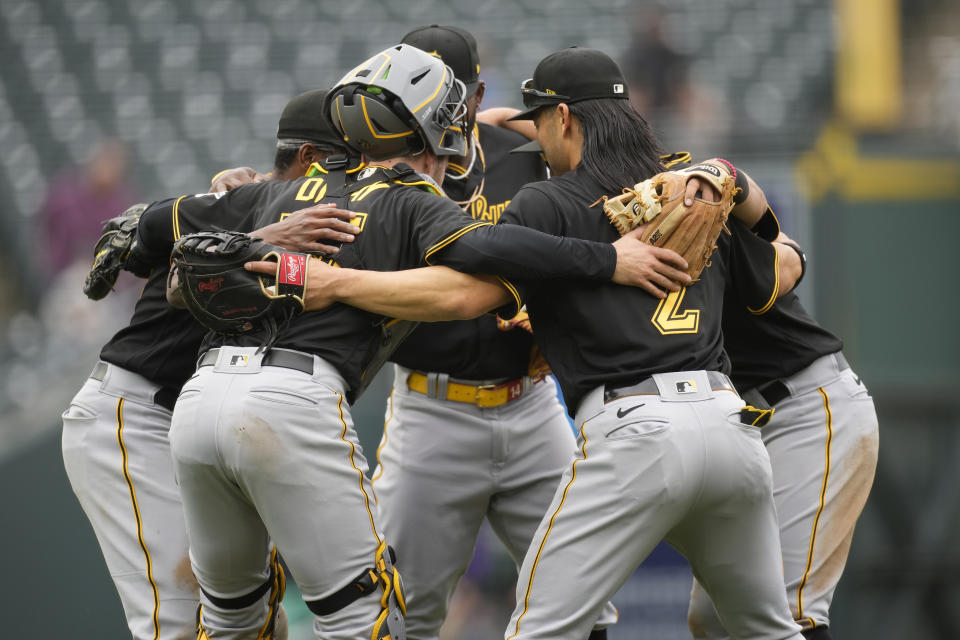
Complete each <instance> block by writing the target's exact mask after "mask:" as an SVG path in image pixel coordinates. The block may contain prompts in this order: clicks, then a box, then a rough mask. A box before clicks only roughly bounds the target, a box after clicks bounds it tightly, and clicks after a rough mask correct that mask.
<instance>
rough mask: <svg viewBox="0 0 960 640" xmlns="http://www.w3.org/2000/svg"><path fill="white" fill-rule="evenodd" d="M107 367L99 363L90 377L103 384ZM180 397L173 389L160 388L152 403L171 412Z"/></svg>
mask: <svg viewBox="0 0 960 640" xmlns="http://www.w3.org/2000/svg"><path fill="white" fill-rule="evenodd" d="M108 366H109V365H108V364H107V363H106V362H104V361H102V360H101V361H100V362H98V363H97V364H96V366H94V367H93V371H92V372H91V373H90V377H91V378H92V379H94V380H96V381H98V382H103V379H104V378H106V377H107V367H108ZM179 395H180V390H179V389H174V388H172V387H160V388H159V389H157V392H156V393H155V394H153V403H154V404H157V405H160V406H161V407H163V408H164V409H166V410H167V411H173V406H174V405H175V404H177V397H178V396H179Z"/></svg>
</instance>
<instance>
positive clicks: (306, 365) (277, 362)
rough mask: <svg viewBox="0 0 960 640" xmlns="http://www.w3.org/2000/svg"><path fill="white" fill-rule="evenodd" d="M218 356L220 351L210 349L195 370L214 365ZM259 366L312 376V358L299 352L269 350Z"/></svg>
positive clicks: (201, 357)
mask: <svg viewBox="0 0 960 640" xmlns="http://www.w3.org/2000/svg"><path fill="white" fill-rule="evenodd" d="M219 355H220V349H210V350H209V351H207V352H206V353H204V354H203V355H202V356H200V360H199V361H198V362H197V368H200V367H209V366H211V365H213V364H216V362H217V357H218V356H219ZM260 365H261V366H264V367H283V368H284V369H294V370H295V371H302V372H303V373H309V374H310V375H313V356H311V355H308V354H306V353H301V352H299V351H285V350H283V349H271V350H270V351H267V352H266V353H265V354H263V360H261V361H260Z"/></svg>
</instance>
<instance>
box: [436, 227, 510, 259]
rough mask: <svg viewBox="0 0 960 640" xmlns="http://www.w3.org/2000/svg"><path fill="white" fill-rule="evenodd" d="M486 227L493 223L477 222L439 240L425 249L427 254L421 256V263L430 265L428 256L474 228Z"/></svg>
mask: <svg viewBox="0 0 960 640" xmlns="http://www.w3.org/2000/svg"><path fill="white" fill-rule="evenodd" d="M488 226H493V223H492V222H477V223H475V224H471V225H469V226H466V227H464V228H462V229H459V230H457V231H456V232H454V233H452V234H450V235H449V236H447V237H446V238H444V239H443V240H441V241H440V242H438V243H437V244H435V245H433V246H432V247H430V248H429V249H427V252H426V253H425V254H423V261H424V262H426V263H427V264H430V256H432V255H433V254H435V253H436V252H438V251H440V250H441V249H443V248H444V247H446V246H447V245H449V244H450V243H452V242H453V241H454V240H456V239H457V238H460V237H461V236H463V235H464V234H466V233H467V232H468V231H473V230H474V229H476V228H478V227H488Z"/></svg>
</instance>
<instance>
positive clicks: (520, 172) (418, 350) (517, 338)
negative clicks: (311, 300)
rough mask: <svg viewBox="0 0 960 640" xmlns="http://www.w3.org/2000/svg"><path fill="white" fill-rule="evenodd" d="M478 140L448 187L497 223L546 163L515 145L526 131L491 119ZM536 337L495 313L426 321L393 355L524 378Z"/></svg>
mask: <svg viewBox="0 0 960 640" xmlns="http://www.w3.org/2000/svg"><path fill="white" fill-rule="evenodd" d="M476 133H477V135H478V139H479V144H478V145H477V147H476V156H475V157H474V160H473V164H472V167H470V169H471V170H470V172H469V174H468V175H466V176H465V177H463V178H453V179H451V178H450V174H451V173H453V174H456V173H457V172H460V173H463V172H464V171H465V170H466V168H465V167H459V166H457V165H451V167H450V169H449V170H448V177H447V179H446V180H444V182H443V189H444V191H445V192H446V194H447V195H448V196H449V197H450V198H451V199H453V200H455V201H458V202H461V203H465V207H466V211H467V212H468V213H469V214H470V215H471V216H472V217H473V218H474V219H476V220H483V221H490V222H496V221H497V220H499V219H500V214H501V213H502V212H503V210H504V209H506V207H507V205H508V204H510V199H511V198H513V196H514V194H515V193H516V192H517V191H518V190H519V189H520V187H522V186H523V185H525V184H527V183H529V182H538V181H541V180H545V179H546V177H547V175H546V173H547V172H546V165H545V164H544V163H543V161H542V160H541V159H540V156H539V155H538V154H535V153H514V154H511V153H510V150H511V149H515V148H516V147H518V146H520V145H522V144H523V143H524V142H526V141H527V140H526V138H524V137H523V136H521V135H519V134H517V133H514V132H512V131H508V130H507V129H503V128H501V127H493V126H490V125H486V124H478V125H477V132H476ZM532 346H533V337H532V336H531V335H530V334H529V333H528V332H526V331H523V330H522V329H512V330H509V331H503V330H501V329H499V328H498V327H497V320H496V318H495V317H494V316H492V315H486V316H481V317H479V318H474V319H473V320H464V321H457V322H431V323H424V324H421V325H420V326H419V327H417V329H416V330H415V331H414V332H413V333H412V334H411V335H410V336H409V337H408V338H407V339H406V340H405V341H404V343H403V344H401V345H400V347H399V348H398V349H397V350H396V352H395V353H394V355H393V358H392V360H393V362H396V363H397V364H400V365H403V366H405V367H408V368H410V369H417V370H420V371H437V372H441V373H447V374H450V375H451V376H453V377H455V378H461V379H467V380H491V379H499V378H519V377H521V376H523V375H526V373H527V368H528V363H529V360H530V349H531V347H532Z"/></svg>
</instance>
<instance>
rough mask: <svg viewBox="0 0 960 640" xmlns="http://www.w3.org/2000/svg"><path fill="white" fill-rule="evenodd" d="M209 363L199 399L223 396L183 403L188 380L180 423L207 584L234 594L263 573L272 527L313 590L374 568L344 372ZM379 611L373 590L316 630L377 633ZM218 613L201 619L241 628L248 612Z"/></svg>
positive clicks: (300, 579) (321, 594)
mask: <svg viewBox="0 0 960 640" xmlns="http://www.w3.org/2000/svg"><path fill="white" fill-rule="evenodd" d="M321 362H322V361H321ZM327 368H329V366H328V365H327ZM206 372H209V373H206ZM204 375H206V376H208V377H209V382H210V385H209V387H208V388H206V389H202V390H201V391H202V393H200V394H198V398H199V399H200V400H202V402H197V403H196V404H200V405H209V406H213V407H215V410H211V411H210V414H211V419H205V417H206V415H205V413H204V412H205V409H203V408H199V409H195V410H191V407H190V405H189V404H185V403H187V402H188V401H189V398H188V397H187V392H188V388H187V387H185V391H184V393H183V394H181V398H180V401H179V402H178V406H177V411H176V412H175V418H174V428H173V432H172V436H173V449H174V455H175V458H176V461H177V470H178V477H179V478H180V480H181V483H182V486H183V487H184V503H185V505H187V506H188V509H187V526H188V531H189V532H190V537H191V557H192V559H193V562H194V565H195V570H196V572H197V577H198V579H199V580H200V583H201V585H202V586H203V587H204V589H208V586H209V588H212V589H215V590H218V591H220V592H221V593H222V592H223V591H232V594H229V593H222V595H223V596H227V595H233V597H236V596H237V595H242V593H247V592H249V591H251V590H252V589H253V588H255V587H256V586H258V585H259V584H261V583H262V582H263V580H264V579H265V578H266V576H267V570H266V566H265V563H264V560H263V558H264V556H263V552H264V550H265V549H266V548H268V540H269V539H273V540H274V541H275V542H276V544H277V546H278V548H279V549H280V552H281V553H282V554H283V556H284V558H285V560H286V562H287V564H288V566H289V567H290V569H291V571H292V573H293V575H294V577H295V578H296V580H297V584H298V586H299V587H300V591H301V593H302V594H303V597H304V599H305V600H306V601H308V602H309V601H313V600H319V599H323V598H326V597H328V596H330V595H332V594H333V593H335V592H337V591H338V590H340V589H341V588H342V587H344V586H347V585H348V584H349V583H351V582H352V581H353V580H354V579H356V578H357V577H358V576H360V575H361V574H362V573H363V572H364V571H366V570H368V569H371V568H372V567H373V566H374V563H375V561H376V552H377V549H378V547H379V546H380V543H381V542H382V536H381V534H380V532H379V530H378V529H377V526H376V521H375V516H374V510H375V505H374V500H373V493H372V490H371V487H370V483H369V481H368V480H367V478H366V475H365V472H366V470H367V463H366V459H365V458H364V456H363V452H362V449H361V448H360V445H359V441H358V439H357V437H356V433H355V432H354V429H353V425H352V422H351V420H350V415H349V410H348V407H347V404H346V400H345V399H344V397H343V382H342V380H340V379H337V378H335V377H334V376H330V375H329V373H327V374H315V375H314V376H311V375H309V374H305V373H301V372H299V371H294V370H290V369H283V368H280V367H264V368H263V369H262V370H261V371H260V372H259V373H256V374H227V373H220V372H217V371H214V369H213V368H211V367H206V368H203V369H201V373H200V377H198V380H200V381H202V380H203V377H204ZM334 375H335V374H334ZM189 384H190V383H188V386H189ZM182 404H184V405H185V406H183V407H181V405H182ZM214 411H215V414H214ZM181 418H182V419H183V420H182V422H181ZM181 427H182V428H181ZM188 429H191V430H192V431H191V433H192V434H196V433H203V432H204V431H206V432H207V435H201V436H200V437H199V439H198V440H199V441H194V442H191V440H193V439H196V436H194V435H185V434H187V432H188ZM211 432H212V433H211ZM181 435H184V437H183V438H182V439H181ZM197 451H199V452H200V453H199V455H197V454H196V453H194V452H197ZM194 457H195V458H196V459H193V458H194ZM188 487H189V488H188ZM191 494H192V497H188V495H191ZM268 536H269V537H268ZM241 587H242V588H241ZM215 593H216V591H215ZM218 595H220V594H218ZM380 611H381V607H380V598H379V592H378V591H375V593H374V594H372V595H369V596H366V597H362V598H360V599H358V600H356V601H355V602H354V603H352V604H350V605H348V606H346V607H344V608H342V609H340V610H339V611H336V612H334V613H331V614H330V615H325V616H323V617H322V618H318V624H317V633H318V635H319V636H320V637H323V638H331V639H334V640H341V639H348V638H350V639H353V638H356V639H359V638H369V637H370V634H371V631H372V629H373V626H374V623H375V621H376V619H377V617H378V615H379V613H380ZM211 613H213V614H215V615H211V616H209V617H208V616H207V615H206V611H205V614H204V624H205V625H209V626H210V628H211V629H214V630H216V631H218V632H220V633H225V632H226V630H227V629H231V631H230V632H229V633H234V632H233V631H232V629H235V628H236V627H237V626H238V621H239V618H241V617H242V615H241V614H240V613H237V612H224V611H211ZM260 618H261V620H262V618H263V616H262V615H261V616H260ZM218 637H219V636H218ZM223 637H233V636H232V635H230V636H223Z"/></svg>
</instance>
